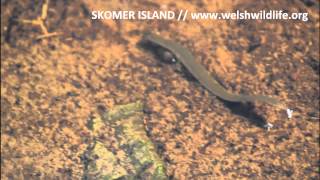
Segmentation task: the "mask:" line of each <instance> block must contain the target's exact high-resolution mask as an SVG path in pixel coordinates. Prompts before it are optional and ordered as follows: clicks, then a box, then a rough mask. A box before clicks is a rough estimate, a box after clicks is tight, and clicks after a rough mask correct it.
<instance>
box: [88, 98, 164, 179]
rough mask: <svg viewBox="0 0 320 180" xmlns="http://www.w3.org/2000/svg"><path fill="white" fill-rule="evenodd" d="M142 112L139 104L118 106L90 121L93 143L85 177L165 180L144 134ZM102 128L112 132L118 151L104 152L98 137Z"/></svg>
mask: <svg viewBox="0 0 320 180" xmlns="http://www.w3.org/2000/svg"><path fill="white" fill-rule="evenodd" d="M142 110H143V104H142V103H141V102H136V103H130V104H126V105H119V106H116V107H114V108H113V109H111V110H110V111H108V112H105V113H102V115H101V118H100V117H97V118H94V119H93V124H92V131H93V134H94V136H95V142H94V144H93V145H92V146H91V148H90V150H88V152H87V154H88V157H89V159H90V160H89V161H88V163H87V168H86V171H85V177H87V178H88V179H91V178H99V179H110V180H112V179H119V178H122V179H141V178H142V179H157V180H158V179H159V180H162V179H168V178H167V177H166V174H165V167H164V164H163V162H162V160H161V159H160V157H159V156H158V154H157V153H156V149H155V147H154V145H153V143H152V142H151V141H150V139H149V138H148V137H147V134H146V132H145V129H144V125H143V112H142ZM105 126H109V127H111V128H113V129H114V130H115V138H116V140H117V145H118V147H120V148H119V152H114V150H110V149H108V148H107V147H106V146H105V145H104V142H103V141H105V140H103V139H99V138H98V137H100V135H102V134H103V133H104V132H103V130H104V129H105V128H104V127H105ZM105 143H106V142H105ZM120 154H122V155H120ZM123 154H124V155H123Z"/></svg>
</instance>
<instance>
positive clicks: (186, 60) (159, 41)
mask: <svg viewBox="0 0 320 180" xmlns="http://www.w3.org/2000/svg"><path fill="white" fill-rule="evenodd" d="M143 41H144V42H148V43H151V44H153V45H156V46H159V47H161V48H162V49H164V50H162V54H163V55H161V56H163V57H164V58H165V60H166V61H169V62H170V61H172V60H173V59H174V60H177V61H179V62H181V63H182V64H183V65H184V67H185V68H186V69H187V70H188V71H189V72H190V73H191V74H192V75H193V76H194V77H195V78H196V79H197V80H198V81H199V82H200V84H201V85H203V86H204V87H205V88H206V89H208V90H209V91H210V92H211V93H213V94H214V95H216V96H218V97H219V98H221V99H223V100H225V101H230V102H254V101H261V102H265V103H268V104H272V105H279V104H280V102H279V101H278V100H277V99H275V98H272V97H268V96H263V95H243V94H233V93H230V92H228V91H227V90H226V89H225V88H224V87H223V86H222V85H221V84H220V83H219V82H218V81H216V80H215V79H214V78H213V77H212V76H211V75H210V73H209V72H208V71H207V70H206V69H205V68H204V67H203V66H202V65H200V64H199V63H197V62H196V61H195V58H194V56H193V55H192V54H191V52H190V51H189V50H188V49H186V48H184V47H183V46H181V45H180V44H178V43H176V42H173V41H169V40H166V39H164V38H162V37H160V36H158V35H155V34H146V35H145V36H144V37H143ZM161 48H160V49H161ZM168 51H169V52H171V53H168Z"/></svg>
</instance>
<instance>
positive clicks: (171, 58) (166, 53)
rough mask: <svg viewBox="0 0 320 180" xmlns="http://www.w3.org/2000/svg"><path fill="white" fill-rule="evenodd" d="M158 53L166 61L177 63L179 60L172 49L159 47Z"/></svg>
mask: <svg viewBox="0 0 320 180" xmlns="http://www.w3.org/2000/svg"><path fill="white" fill-rule="evenodd" d="M157 54H158V55H159V56H160V57H161V59H162V60H163V61H164V62H166V63H176V62H177V60H176V58H175V57H174V55H173V54H172V53H171V52H170V51H167V50H165V49H162V48H159V49H157Z"/></svg>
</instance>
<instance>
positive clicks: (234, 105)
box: [222, 100, 268, 128]
mask: <svg viewBox="0 0 320 180" xmlns="http://www.w3.org/2000/svg"><path fill="white" fill-rule="evenodd" d="M222 101H223V103H224V105H225V106H226V107H228V108H229V109H230V110H231V112H232V113H234V114H236V115H239V116H241V117H244V118H246V119H247V120H249V122H250V123H252V124H254V125H256V126H258V127H260V128H264V126H265V125H266V124H267V123H268V122H267V121H266V119H265V118H264V117H263V116H261V115H259V114H258V113H257V112H255V110H254V105H253V104H252V103H238V102H227V101H224V100H222Z"/></svg>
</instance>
